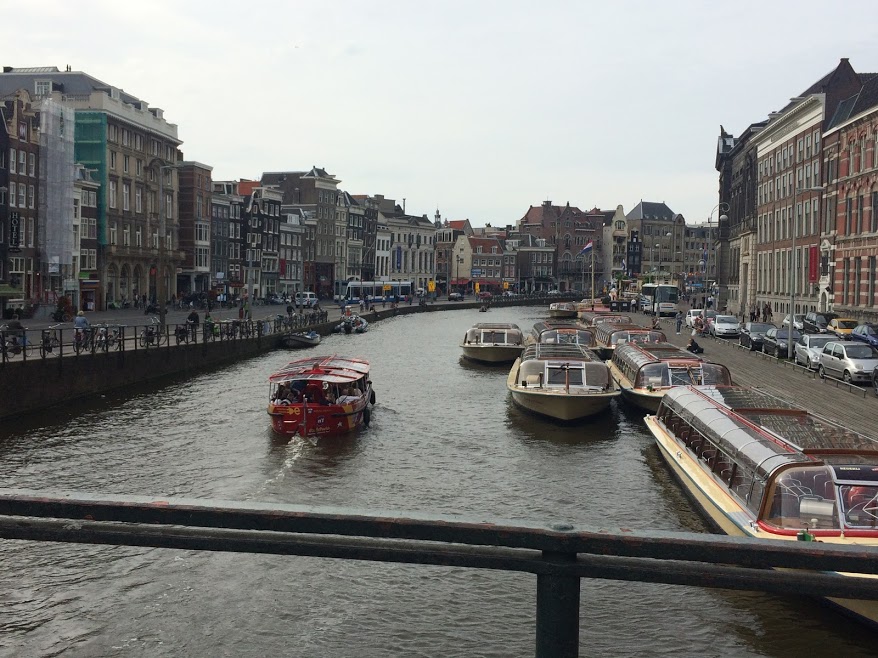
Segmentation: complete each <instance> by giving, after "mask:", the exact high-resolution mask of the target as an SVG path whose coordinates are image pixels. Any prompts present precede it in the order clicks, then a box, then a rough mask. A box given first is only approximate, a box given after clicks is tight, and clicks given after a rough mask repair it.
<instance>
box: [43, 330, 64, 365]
mask: <svg viewBox="0 0 878 658" xmlns="http://www.w3.org/2000/svg"><path fill="white" fill-rule="evenodd" d="M61 324H63V323H59V324H56V325H52V326H51V327H49V328H48V329H43V332H42V336H41V337H40V356H41V357H43V358H44V359H45V358H46V357H47V356H48V355H49V354H57V355H58V356H61V329H60V327H61Z"/></svg>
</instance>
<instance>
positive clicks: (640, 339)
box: [593, 322, 668, 361]
mask: <svg viewBox="0 0 878 658" xmlns="http://www.w3.org/2000/svg"><path fill="white" fill-rule="evenodd" d="M594 331H595V337H594V340H595V346H594V348H593V349H594V351H595V352H597V353H598V355H600V356H601V357H603V358H604V359H606V360H608V361H609V360H610V359H612V358H613V350H615V349H616V346H617V345H624V344H625V343H666V342H667V341H668V339H667V337H666V336H665V335H664V333H662V332H661V331H659V330H657V329H647V328H645V327H641V326H639V325H636V324H612V323H610V322H601V323H600V324H596V325H594Z"/></svg>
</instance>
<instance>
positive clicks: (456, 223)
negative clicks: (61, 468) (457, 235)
mask: <svg viewBox="0 0 878 658" xmlns="http://www.w3.org/2000/svg"><path fill="white" fill-rule="evenodd" d="M465 224H466V220H465V219H455V220H452V221H450V222H448V228H451V229H454V230H455V231H462V230H464V225H465Z"/></svg>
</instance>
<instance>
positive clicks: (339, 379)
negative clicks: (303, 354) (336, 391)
mask: <svg viewBox="0 0 878 658" xmlns="http://www.w3.org/2000/svg"><path fill="white" fill-rule="evenodd" d="M368 374H369V362H368V361H366V360H364V359H357V358H355V357H349V356H337V355H332V356H315V357H309V358H305V359H298V360H297V361H291V362H290V363H289V364H287V366H286V367H285V368H282V369H281V370H278V371H277V372H276V373H274V374H273V375H271V377H269V378H268V380H269V381H270V382H272V383H277V382H283V381H288V380H291V379H298V380H308V379H317V380H320V381H326V382H330V383H332V384H345V383H349V382H354V381H357V380H358V379H362V378H363V377H364V376H365V375H368Z"/></svg>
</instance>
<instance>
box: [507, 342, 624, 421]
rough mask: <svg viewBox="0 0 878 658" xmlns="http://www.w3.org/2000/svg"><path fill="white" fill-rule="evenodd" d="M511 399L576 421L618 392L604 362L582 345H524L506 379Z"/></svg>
mask: <svg viewBox="0 0 878 658" xmlns="http://www.w3.org/2000/svg"><path fill="white" fill-rule="evenodd" d="M506 388H507V389H508V390H509V392H510V393H511V394H512V401H513V402H515V404H517V405H518V406H520V407H523V408H524V409H528V410H529V411H534V412H536V413H539V414H542V415H544V416H548V417H550V418H555V419H557V420H579V419H581V418H587V417H588V416H592V415H594V414H596V413H599V412H601V411H603V410H604V409H606V408H607V407H608V406H609V404H610V401H611V400H612V399H613V398H614V397H616V396H617V395H619V389H618V388H616V387H615V385H614V384H613V380H612V379H611V378H610V371H609V368H607V364H605V363H603V362H602V361H600V360H599V359H598V358H597V357H596V356H595V355H594V354H592V353H591V351H590V350H588V349H587V348H586V347H584V346H582V345H575V344H567V345H547V344H545V343H536V344H534V345H531V346H529V347H527V348H526V349H525V350H524V353H523V354H522V355H521V358H519V359H516V361H515V363H514V364H513V366H512V370H510V371H509V377H508V378H507V379H506Z"/></svg>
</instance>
